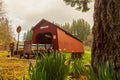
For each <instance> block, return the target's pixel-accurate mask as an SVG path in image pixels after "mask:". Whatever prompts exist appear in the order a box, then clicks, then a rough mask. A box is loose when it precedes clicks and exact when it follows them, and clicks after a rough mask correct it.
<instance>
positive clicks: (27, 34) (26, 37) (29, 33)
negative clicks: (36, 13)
mask: <svg viewBox="0 0 120 80" xmlns="http://www.w3.org/2000/svg"><path fill="white" fill-rule="evenodd" d="M23 40H24V41H32V30H28V31H27V32H25V33H24V35H23Z"/></svg>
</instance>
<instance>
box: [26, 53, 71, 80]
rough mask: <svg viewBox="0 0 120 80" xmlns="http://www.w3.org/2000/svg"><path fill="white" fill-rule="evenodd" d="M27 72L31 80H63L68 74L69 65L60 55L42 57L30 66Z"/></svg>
mask: <svg viewBox="0 0 120 80" xmlns="http://www.w3.org/2000/svg"><path fill="white" fill-rule="evenodd" d="M28 72H29V76H30V79H31V80H65V79H66V77H67V76H68V74H69V64H68V62H67V59H66V57H65V56H64V55H62V54H61V53H55V54H50V55H49V56H48V55H43V57H42V58H41V59H40V60H36V64H35V66H33V65H32V64H30V67H29V70H28Z"/></svg>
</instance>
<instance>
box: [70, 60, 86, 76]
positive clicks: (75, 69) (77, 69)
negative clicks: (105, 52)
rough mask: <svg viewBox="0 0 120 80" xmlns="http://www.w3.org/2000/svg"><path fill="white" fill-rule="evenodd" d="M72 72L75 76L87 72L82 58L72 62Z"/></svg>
mask: <svg viewBox="0 0 120 80" xmlns="http://www.w3.org/2000/svg"><path fill="white" fill-rule="evenodd" d="M71 65H72V66H71V72H72V73H73V74H74V75H75V76H81V75H85V74H86V72H87V71H86V67H85V65H84V63H83V61H82V59H74V60H73V62H72V64H71Z"/></svg>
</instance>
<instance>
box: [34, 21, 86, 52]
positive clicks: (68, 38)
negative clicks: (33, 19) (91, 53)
mask: <svg viewBox="0 0 120 80" xmlns="http://www.w3.org/2000/svg"><path fill="white" fill-rule="evenodd" d="M32 43H33V44H51V45H52V48H53V49H54V50H60V51H64V50H66V52H74V53H83V52H84V48H83V43H82V41H81V40H79V39H77V38H75V37H74V36H72V35H71V34H69V33H68V32H66V31H65V30H63V29H61V28H60V27H59V26H57V25H55V24H53V23H51V22H49V21H47V20H45V19H43V20H41V21H40V22H39V23H38V24H37V25H36V26H35V27H34V28H33V37H32Z"/></svg>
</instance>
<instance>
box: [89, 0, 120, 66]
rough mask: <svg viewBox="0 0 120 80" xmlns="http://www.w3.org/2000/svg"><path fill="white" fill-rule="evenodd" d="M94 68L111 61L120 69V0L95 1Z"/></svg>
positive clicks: (92, 61)
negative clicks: (98, 64)
mask: <svg viewBox="0 0 120 80" xmlns="http://www.w3.org/2000/svg"><path fill="white" fill-rule="evenodd" d="M93 36H94V38H93V46H92V60H91V63H92V66H93V67H95V66H96V64H97V63H100V62H106V61H109V62H110V63H111V64H114V65H115V67H116V68H120V0H95V6H94V26H93Z"/></svg>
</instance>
